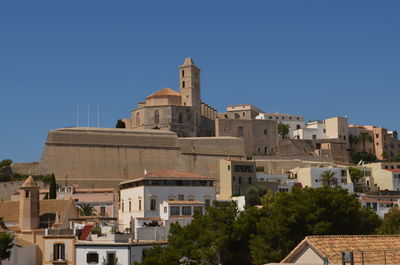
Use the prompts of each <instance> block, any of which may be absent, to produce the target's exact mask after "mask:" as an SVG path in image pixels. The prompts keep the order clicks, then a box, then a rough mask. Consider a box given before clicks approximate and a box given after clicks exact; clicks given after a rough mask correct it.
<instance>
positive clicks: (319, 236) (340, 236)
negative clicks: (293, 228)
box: [306, 234, 400, 239]
mask: <svg viewBox="0 0 400 265" xmlns="http://www.w3.org/2000/svg"><path fill="white" fill-rule="evenodd" d="M343 237H346V238H360V237H400V234H396V235H312V236H306V239H313V238H343Z"/></svg>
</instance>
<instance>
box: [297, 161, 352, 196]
mask: <svg viewBox="0 0 400 265" xmlns="http://www.w3.org/2000/svg"><path fill="white" fill-rule="evenodd" d="M325 171H331V172H332V173H333V174H334V175H333V179H335V185H338V186H339V187H342V188H343V189H347V190H348V192H349V193H353V192H354V187H353V183H352V182H351V178H350V174H349V170H348V169H347V168H346V167H304V168H300V167H298V168H294V169H292V170H291V172H292V174H293V176H294V177H295V178H296V179H297V182H299V183H301V185H302V186H303V187H310V188H320V187H323V185H324V183H323V178H322V175H323V173H324V172H325Z"/></svg>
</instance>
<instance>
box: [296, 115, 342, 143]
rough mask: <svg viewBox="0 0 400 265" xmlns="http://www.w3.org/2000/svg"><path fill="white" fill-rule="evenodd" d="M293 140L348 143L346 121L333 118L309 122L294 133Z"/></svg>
mask: <svg viewBox="0 0 400 265" xmlns="http://www.w3.org/2000/svg"><path fill="white" fill-rule="evenodd" d="M293 138H295V139H302V140H317V139H337V140H340V141H344V142H348V141H349V125H348V119H347V118H345V117H333V118H329V119H325V120H322V121H313V122H309V123H307V125H306V126H305V128H302V129H298V130H296V131H294V132H293Z"/></svg>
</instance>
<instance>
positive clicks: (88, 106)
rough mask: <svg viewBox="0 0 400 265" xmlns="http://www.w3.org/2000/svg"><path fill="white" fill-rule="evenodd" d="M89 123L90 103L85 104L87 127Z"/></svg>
mask: <svg viewBox="0 0 400 265" xmlns="http://www.w3.org/2000/svg"><path fill="white" fill-rule="evenodd" d="M89 124H90V103H88V104H87V127H89Z"/></svg>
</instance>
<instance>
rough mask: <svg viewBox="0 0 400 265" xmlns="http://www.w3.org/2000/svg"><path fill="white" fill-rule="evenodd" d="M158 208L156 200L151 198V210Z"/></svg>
mask: <svg viewBox="0 0 400 265" xmlns="http://www.w3.org/2000/svg"><path fill="white" fill-rule="evenodd" d="M155 210H156V200H155V199H151V200H150V211H155Z"/></svg>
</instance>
